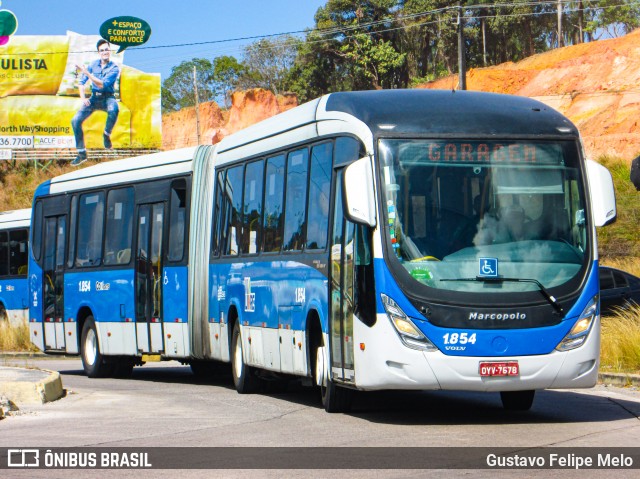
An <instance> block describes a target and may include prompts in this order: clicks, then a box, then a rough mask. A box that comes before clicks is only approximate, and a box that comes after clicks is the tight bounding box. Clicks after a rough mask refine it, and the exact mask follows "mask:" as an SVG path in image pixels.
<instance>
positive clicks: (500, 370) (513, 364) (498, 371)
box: [479, 361, 520, 377]
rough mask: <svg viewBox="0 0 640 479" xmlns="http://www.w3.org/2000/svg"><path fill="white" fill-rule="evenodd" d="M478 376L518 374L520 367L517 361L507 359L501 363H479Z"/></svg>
mask: <svg viewBox="0 0 640 479" xmlns="http://www.w3.org/2000/svg"><path fill="white" fill-rule="evenodd" d="M479 370H480V376H481V377H493V376H519V375H520V368H519V367H518V362H517V361H508V362H503V363H494V362H486V363H480V368H479Z"/></svg>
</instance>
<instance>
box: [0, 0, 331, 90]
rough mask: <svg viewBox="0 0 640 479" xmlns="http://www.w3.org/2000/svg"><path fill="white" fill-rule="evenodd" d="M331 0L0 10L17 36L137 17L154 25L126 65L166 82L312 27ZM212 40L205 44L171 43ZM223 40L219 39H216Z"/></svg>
mask: <svg viewBox="0 0 640 479" xmlns="http://www.w3.org/2000/svg"><path fill="white" fill-rule="evenodd" d="M326 2H327V0H235V1H233V0H173V1H169V0H100V1H98V0H84V1H80V0H0V9H5V10H10V11H12V12H13V13H14V14H15V16H16V17H17V19H18V29H17V31H16V33H15V35H65V34H66V32H67V30H70V31H72V32H75V33H80V34H83V35H99V30H100V25H102V23H103V22H104V21H106V20H108V19H110V18H113V17H119V16H133V17H138V18H141V19H142V20H145V21H146V22H147V23H149V25H150V26H151V36H150V38H149V41H148V42H147V43H145V44H144V45H142V46H140V47H129V48H127V50H126V51H125V54H124V64H125V65H129V66H132V67H134V68H137V69H139V70H142V71H144V72H148V73H160V74H161V75H162V80H165V79H166V78H167V77H168V76H169V75H170V73H171V68H172V67H174V66H177V65H179V64H180V63H181V62H182V61H185V60H187V61H188V60H191V59H192V58H196V57H198V58H206V59H208V60H213V59H214V58H215V57H217V56H222V55H231V56H235V57H236V58H238V59H241V57H242V47H243V46H246V45H247V44H249V43H252V42H253V41H256V40H257V39H253V40H243V41H233V42H220V41H221V40H230V39H236V38H246V37H255V36H260V35H273V34H278V33H286V32H295V31H301V30H305V29H306V28H312V27H313V26H314V20H313V17H314V14H315V12H316V11H317V9H318V7H320V6H323V5H325V4H326ZM202 42H211V43H206V44H203V45H192V46H169V45H179V44H189V43H202ZM213 42H220V43H213Z"/></svg>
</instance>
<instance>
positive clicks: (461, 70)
mask: <svg viewBox="0 0 640 479" xmlns="http://www.w3.org/2000/svg"><path fill="white" fill-rule="evenodd" d="M465 56H466V53H465V47H464V15H463V14H462V4H461V2H458V83H459V86H458V89H459V90H466V89H467V64H466V62H465Z"/></svg>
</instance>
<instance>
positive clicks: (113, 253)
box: [104, 188, 133, 265]
mask: <svg viewBox="0 0 640 479" xmlns="http://www.w3.org/2000/svg"><path fill="white" fill-rule="evenodd" d="M132 236H133V188H123V189H118V190H112V191H109V194H108V195H107V228H106V231H105V239H104V264H105V265H114V264H129V261H130V260H131V238H132Z"/></svg>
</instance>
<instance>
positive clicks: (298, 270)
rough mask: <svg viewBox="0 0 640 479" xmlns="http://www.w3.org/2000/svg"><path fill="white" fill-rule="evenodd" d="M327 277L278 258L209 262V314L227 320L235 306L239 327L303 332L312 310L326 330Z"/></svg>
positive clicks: (296, 263)
mask: <svg viewBox="0 0 640 479" xmlns="http://www.w3.org/2000/svg"><path fill="white" fill-rule="evenodd" d="M327 288H328V281H327V278H326V277H325V276H324V275H323V274H322V273H320V272H319V271H318V270H316V269H315V268H312V267H310V266H307V265H305V264H302V263H298V262H295V261H284V260H282V257H279V258H278V260H276V261H270V262H255V263H252V262H246V263H234V264H229V263H226V264H212V265H210V266H209V290H210V294H209V316H210V319H209V320H210V321H213V322H219V321H220V317H221V316H220V313H224V321H225V322H227V321H228V317H227V316H228V313H229V311H230V308H231V307H232V306H233V307H235V308H236V311H237V313H238V319H239V321H240V322H241V324H243V325H248V326H257V327H265V328H273V329H278V328H284V329H294V330H306V319H307V316H308V314H309V312H310V311H311V310H315V311H317V313H318V315H319V317H320V322H321V325H322V329H323V331H324V332H326V331H327V318H326V317H325V313H324V312H325V311H327V310H328V305H327V303H328V291H327Z"/></svg>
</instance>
